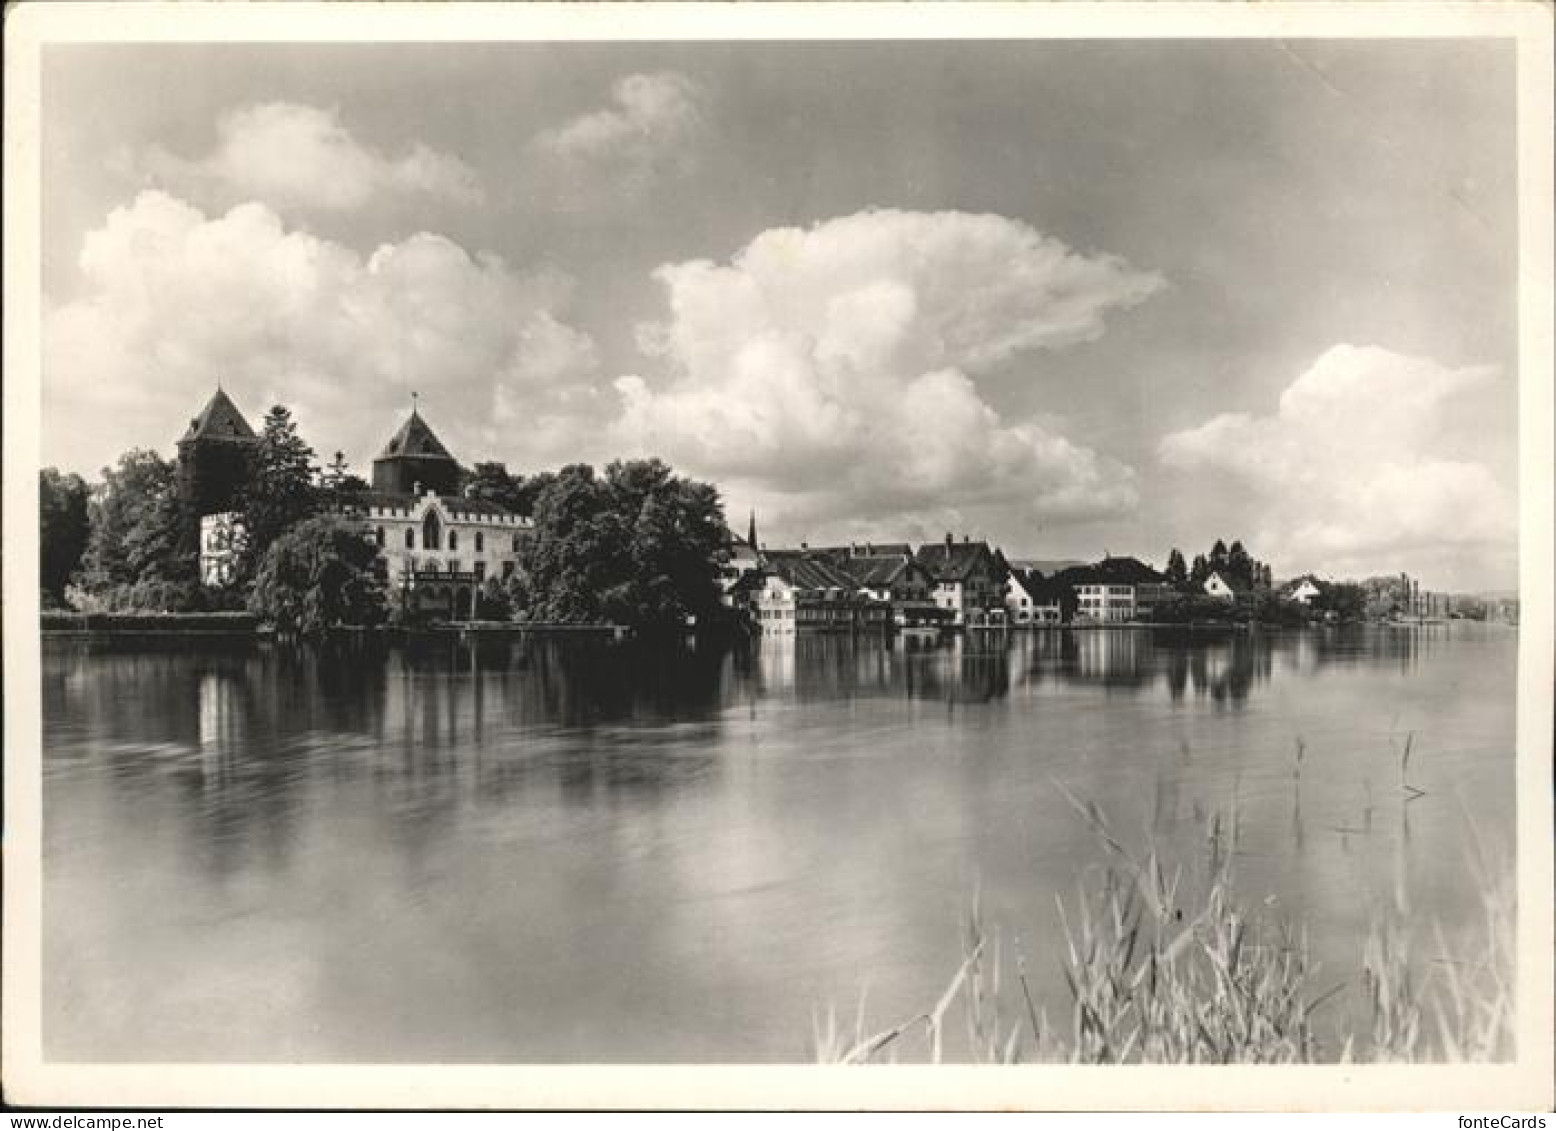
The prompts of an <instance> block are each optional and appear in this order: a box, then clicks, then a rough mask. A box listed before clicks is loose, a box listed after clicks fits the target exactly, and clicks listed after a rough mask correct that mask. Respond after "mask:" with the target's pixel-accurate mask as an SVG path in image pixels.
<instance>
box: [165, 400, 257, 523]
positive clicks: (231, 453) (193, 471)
mask: <svg viewBox="0 0 1556 1131" xmlns="http://www.w3.org/2000/svg"><path fill="white" fill-rule="evenodd" d="M257 443H258V438H257V437H256V436H255V435H254V429H252V428H250V427H249V422H248V421H247V420H245V419H244V418H243V414H242V413H241V412H239V411H238V406H237V405H235V404H233V403H232V398H230V397H228V396H227V394H226V393H225V392H224V391H223V390H222V388H221V386H219V385H218V386H217V388H216V394H215V395H214V396H213V397H211V399H210V401H209V402H208V403H207V404H206V406H205V408H203V409H202V410H201V411H200V415H199V416H196V417H194V418H193V419H192V420H190V421H189V430H188V431H187V432H185V433H184V435H183V438H182V439H180V440H179V441H178V489H179V496H180V498H181V499H182V501H183V505H184V509H185V513H186V514H187V515H189V516H190V518H191V519H192V520H193V528H194V529H195V530H198V529H199V521H200V516H201V515H207V514H218V513H220V512H222V511H230V510H234V509H236V507H237V505H238V497H239V495H240V494H241V492H242V489H243V482H244V480H245V478H246V477H247V476H248V469H249V456H250V453H251V452H252V451H253V450H254V447H255V445H256V444H257Z"/></svg>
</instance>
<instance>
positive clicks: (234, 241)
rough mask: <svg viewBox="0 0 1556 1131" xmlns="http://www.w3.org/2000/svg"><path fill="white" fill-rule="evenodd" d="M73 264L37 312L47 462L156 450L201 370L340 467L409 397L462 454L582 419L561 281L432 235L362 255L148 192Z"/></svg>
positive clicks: (191, 399) (585, 360) (194, 399)
mask: <svg viewBox="0 0 1556 1131" xmlns="http://www.w3.org/2000/svg"><path fill="white" fill-rule="evenodd" d="M80 266H81V271H82V273H83V276H84V278H85V283H86V288H85V291H84V293H83V294H82V295H81V297H79V298H77V299H75V300H73V301H70V302H68V303H64V304H59V305H55V306H53V307H52V308H51V309H49V310H48V311H47V313H46V317H45V326H44V358H43V360H44V382H43V389H44V407H45V448H46V456H47V458H48V459H49V460H50V461H58V462H62V463H65V464H66V465H69V466H76V467H81V466H88V467H90V466H95V465H100V464H102V463H104V462H106V461H108V460H110V459H112V458H113V457H114V456H116V455H117V454H118V452H120V451H122V450H123V449H124V448H126V447H128V446H130V445H131V444H142V445H148V446H153V447H157V448H159V449H161V450H164V451H166V450H168V448H169V446H170V444H171V441H172V440H174V439H176V438H177V435H178V434H179V432H180V431H181V424H182V423H183V421H184V420H185V419H186V418H187V417H188V416H189V414H191V413H192V412H194V411H195V410H197V409H198V408H199V407H200V405H201V404H202V403H203V401H204V399H205V398H206V397H207V396H209V394H210V391H211V389H212V387H213V385H214V383H215V381H216V379H217V378H218V377H221V378H222V379H223V380H224V381H225V383H226V386H227V388H228V389H230V390H232V391H233V393H234V395H235V396H236V397H237V399H238V400H239V402H240V404H241V405H242V406H243V407H244V408H245V409H246V410H248V411H249V412H250V413H251V414H253V415H255V416H256V417H257V416H258V415H259V414H260V413H262V412H263V410H264V409H265V407H267V406H268V405H270V404H272V403H275V402H277V401H281V402H284V403H287V404H289V405H291V406H292V407H293V408H294V409H295V410H296V411H297V413H298V415H299V418H300V420H301V421H302V422H303V424H304V428H305V434H306V435H307V437H308V438H309V440H310V441H311V442H312V443H313V444H314V445H315V447H317V448H318V449H319V451H320V452H321V453H326V452H331V451H334V450H335V449H336V448H341V449H344V450H345V451H346V452H347V454H348V455H349V456H352V457H353V458H355V459H357V460H361V459H364V458H370V457H371V456H372V455H373V454H376V451H377V447H378V445H379V444H381V443H382V441H383V440H384V439H385V438H386V437H387V436H388V435H389V433H390V431H391V430H392V428H393V427H394V426H395V424H397V423H398V418H399V417H400V416H401V415H403V413H404V411H405V408H406V406H407V405H408V404H409V394H410V392H411V390H416V391H418V392H420V393H421V394H422V404H423V405H424V407H425V410H426V414H427V416H428V418H429V419H430V420H432V421H433V422H434V423H435V424H436V425H437V426H438V429H439V431H440V433H441V434H443V438H444V439H445V441H446V442H448V443H449V444H450V446H451V447H453V448H454V449H455V452H456V454H458V455H463V456H465V457H466V458H468V459H475V458H481V457H484V456H487V455H491V456H494V457H497V458H502V457H506V458H510V459H513V460H515V461H521V460H524V459H526V458H531V459H535V460H537V461H538V460H542V459H544V458H545V457H546V456H548V455H549V454H550V453H548V452H544V451H542V450H541V448H542V445H539V444H537V443H536V438H537V437H538V436H543V435H564V434H565V435H577V434H578V432H579V428H578V426H577V424H576V422H577V421H578V420H579V419H585V420H587V419H592V417H593V416H594V415H595V414H597V413H598V411H599V405H598V404H596V403H595V402H596V400H598V396H597V394H595V393H594V391H593V385H592V384H591V382H592V381H593V380H594V377H595V370H596V369H597V366H598V358H597V357H596V354H595V346H594V343H593V341H592V340H591V339H590V338H589V336H588V335H586V334H584V333H582V332H581V331H579V330H577V329H576V328H574V327H572V326H570V325H568V324H567V322H566V321H565V317H564V315H565V308H566V304H567V301H568V295H569V291H570V288H571V281H570V280H568V279H567V278H565V277H564V276H561V275H559V274H557V273H554V272H544V271H541V272H529V273H523V272H519V271H517V270H515V269H514V268H513V267H512V266H510V265H509V264H507V263H506V262H504V261H503V260H502V259H501V258H500V257H498V256H496V255H492V254H488V253H479V254H474V255H472V254H470V253H469V252H467V251H466V250H465V249H464V248H462V247H460V246H459V245H457V244H455V243H453V242H451V241H450V240H448V239H445V238H443V237H441V236H437V235H433V234H429V233H425V232H423V233H418V234H416V235H412V236H410V237H409V238H407V239H405V240H403V241H400V242H398V243H388V244H384V245H383V246H380V247H379V248H377V249H376V250H375V251H373V252H372V253H371V254H369V255H365V256H364V255H362V254H361V253H359V252H357V251H355V250H353V249H351V248H348V247H345V246H343V245H340V244H337V243H333V242H330V241H328V240H324V239H320V238H318V237H316V236H313V235H310V234H308V233H306V232H303V231H299V230H295V229H288V228H287V227H286V226H285V225H284V224H283V223H282V221H281V219H280V218H279V217H278V216H277V215H276V214H275V213H274V212H273V211H271V210H270V209H269V208H268V207H266V206H265V205H262V204H255V203H249V204H243V205H240V206H238V207H236V208H233V209H232V210H231V211H229V212H227V213H225V214H224V215H220V216H208V215H206V214H205V213H204V212H202V211H201V210H199V209H198V208H195V207H193V206H192V205H190V204H188V203H186V202H184V201H182V200H179V199H177V198H174V197H172V196H169V195H167V194H165V193H161V192H153V191H148V192H144V193H142V194H140V195H139V196H138V197H137V198H136V199H135V200H134V202H133V203H131V204H129V205H127V206H125V207H122V208H119V209H116V210H115V211H114V212H112V213H111V214H110V215H109V216H108V218H107V219H106V221H105V222H104V223H103V225H102V226H101V227H100V228H98V229H96V230H95V231H93V232H91V233H90V234H89V235H88V236H87V237H86V240H85V244H84V246H83V249H82V252H81V257H80ZM254 422H255V423H256V424H257V419H256V420H255V421H254Z"/></svg>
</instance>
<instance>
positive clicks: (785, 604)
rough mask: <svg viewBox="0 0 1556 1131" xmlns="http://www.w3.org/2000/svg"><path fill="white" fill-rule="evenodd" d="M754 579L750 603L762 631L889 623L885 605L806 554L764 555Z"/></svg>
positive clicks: (824, 629) (842, 628)
mask: <svg viewBox="0 0 1556 1131" xmlns="http://www.w3.org/2000/svg"><path fill="white" fill-rule="evenodd" d="M759 576H760V584H759V585H758V584H756V583H755V582H752V583H751V588H750V594H751V597H750V604H751V608H752V611H753V613H754V615H755V617H756V622H757V625H758V626H759V627H760V628H761V630H762V631H763V632H764V633H768V634H779V633H790V632H807V631H809V632H852V631H855V630H858V629H885V628H887V627H888V626H889V625H890V623H891V612H892V610H891V606H890V605H889V604H888V603H886V602H884V601H877V600H875V599H874V598H871V597H868V596H865V595H863V594H861V593H860V592H859V586H858V583H857V582H856V581H855V580H854V578H853V577H851V576H850V575H848V574H847V573H844V572H843V571H842V570H840V569H838V568H837V567H836V566H834V565H832V564H831V563H830V562H828V561H827V560H826V559H824V558H819V557H815V556H812V555H811V554H810V553H808V552H807V551H805V550H770V551H764V553H763V566H762V569H761V573H760V575H759Z"/></svg>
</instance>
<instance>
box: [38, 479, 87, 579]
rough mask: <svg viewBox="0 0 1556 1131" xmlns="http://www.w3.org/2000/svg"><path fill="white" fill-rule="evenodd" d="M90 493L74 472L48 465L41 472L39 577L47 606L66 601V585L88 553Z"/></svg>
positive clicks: (39, 490)
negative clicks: (62, 470)
mask: <svg viewBox="0 0 1556 1131" xmlns="http://www.w3.org/2000/svg"><path fill="white" fill-rule="evenodd" d="M89 496H90V491H89V489H88V488H87V485H86V481H85V480H84V479H82V478H81V476H79V475H76V474H75V473H73V472H71V473H67V474H61V473H60V472H59V471H57V470H56V469H54V468H52V467H49V468H45V469H44V470H43V471H41V472H40V473H39V474H38V524H39V532H38V544H39V545H38V549H39V561H38V578H39V585H40V588H41V589H42V590H43V598H44V603H45V604H46V605H51V606H58V605H62V604H64V601H65V586H66V585H68V584H69V583H70V578H71V575H72V574H74V573H75V572H76V570H77V569H78V568H80V565H81V556H82V555H83V554H84V553H86V545H87V539H88V538H89V537H90V536H91V532H92V527H91V520H90V518H89V517H88V513H87V510H88V508H87V503H88V498H89Z"/></svg>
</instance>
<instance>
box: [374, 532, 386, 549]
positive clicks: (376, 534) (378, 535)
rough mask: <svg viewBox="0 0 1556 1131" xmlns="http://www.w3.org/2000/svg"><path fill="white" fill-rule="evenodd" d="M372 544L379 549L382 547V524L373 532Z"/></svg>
mask: <svg viewBox="0 0 1556 1131" xmlns="http://www.w3.org/2000/svg"><path fill="white" fill-rule="evenodd" d="M373 544H374V545H376V546H377V547H378V548H379V549H380V550H382V549H383V548H384V528H383V527H382V526H380V527H379V528H378V529H377V530H375V531H374V532H373Z"/></svg>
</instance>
